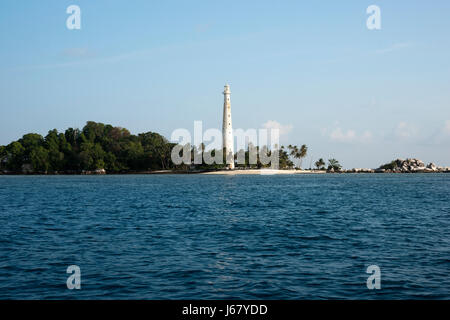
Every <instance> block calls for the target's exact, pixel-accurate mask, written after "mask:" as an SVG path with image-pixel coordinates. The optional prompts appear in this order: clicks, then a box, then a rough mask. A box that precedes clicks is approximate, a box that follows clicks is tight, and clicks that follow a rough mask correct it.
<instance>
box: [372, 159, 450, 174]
mask: <svg viewBox="0 0 450 320" xmlns="http://www.w3.org/2000/svg"><path fill="white" fill-rule="evenodd" d="M375 172H379V173H383V172H394V173H395V172H399V173H414V172H450V168H449V167H439V166H437V165H435V164H434V163H432V162H431V163H429V164H428V165H425V163H424V162H423V161H422V160H419V159H414V158H411V159H406V160H403V159H397V160H394V161H392V162H391V163H388V164H385V165H382V166H381V167H379V168H378V169H376V170H375Z"/></svg>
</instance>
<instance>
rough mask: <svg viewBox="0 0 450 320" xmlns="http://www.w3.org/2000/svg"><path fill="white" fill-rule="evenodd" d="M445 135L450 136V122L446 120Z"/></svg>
mask: <svg viewBox="0 0 450 320" xmlns="http://www.w3.org/2000/svg"><path fill="white" fill-rule="evenodd" d="M444 133H445V134H449V135H450V120H446V121H445V125H444Z"/></svg>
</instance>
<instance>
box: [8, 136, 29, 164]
mask: <svg viewBox="0 0 450 320" xmlns="http://www.w3.org/2000/svg"><path fill="white" fill-rule="evenodd" d="M6 152H7V156H6V157H7V162H6V168H8V169H9V170H12V171H20V170H21V167H22V164H23V157H24V154H25V148H24V147H23V146H22V144H21V143H20V142H18V141H14V142H11V143H10V144H9V145H7V146H6Z"/></svg>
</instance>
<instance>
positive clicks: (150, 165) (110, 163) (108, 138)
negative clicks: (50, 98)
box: [0, 121, 340, 173]
mask: <svg viewBox="0 0 450 320" xmlns="http://www.w3.org/2000/svg"><path fill="white" fill-rule="evenodd" d="M175 145H176V144H175V143H171V142H169V141H168V140H167V139H166V138H164V137H163V136H162V135H160V134H158V133H155V132H146V133H140V134H138V135H133V134H131V133H130V132H129V131H128V130H127V129H125V128H121V127H114V126H112V125H109V124H103V123H97V122H93V121H88V122H87V123H86V125H85V126H84V127H83V129H81V130H80V129H76V128H68V129H67V130H65V131H64V132H58V131H57V130H56V129H53V130H50V131H49V132H48V134H47V135H46V136H45V137H43V136H42V135H40V134H37V133H28V134H25V135H24V136H23V137H22V138H21V139H19V140H17V141H13V142H11V143H10V144H8V145H6V146H0V170H1V171H8V172H12V173H22V172H30V173H82V172H83V171H94V170H97V169H105V170H106V172H108V173H127V172H139V171H153V170H192V169H198V170H217V169H223V168H224V167H225V161H224V162H223V164H216V163H214V164H206V163H204V162H202V163H201V164H200V165H198V164H195V165H194V162H192V163H191V164H189V163H187V164H186V163H185V164H182V165H174V163H173V162H172V160H171V153H172V149H173V147H174V146H175ZM251 147H252V146H250V145H249V146H248V149H247V150H239V151H238V152H237V153H236V154H235V159H237V157H238V156H239V155H240V156H241V158H242V157H243V158H245V162H244V163H237V164H236V167H237V168H241V169H244V168H265V167H270V165H267V164H263V163H262V162H261V161H260V159H259V148H260V147H259V146H256V147H255V148H256V150H257V154H258V156H257V161H256V163H253V164H252V162H251V161H250V151H249V150H250V148H251ZM261 148H263V149H264V150H263V151H264V152H266V153H267V154H268V155H269V156H270V155H271V153H272V152H278V160H279V168H280V169H291V168H294V167H301V164H302V159H303V158H305V157H306V155H307V151H308V148H307V146H306V145H302V146H300V147H297V146H294V145H289V146H288V147H287V148H285V147H284V146H281V147H280V148H278V149H276V150H268V149H267V147H266V146H262V147H261ZM188 150H191V153H192V155H191V158H192V159H194V158H195V154H198V153H203V152H205V146H204V144H201V145H200V146H199V147H196V146H192V147H191V146H189V149H188ZM221 151H222V150H221ZM209 152H211V154H212V155H214V153H215V152H219V151H218V150H212V151H209ZM222 152H223V151H222ZM224 160H225V159H224ZM294 162H297V165H295V163H294ZM315 164H316V166H317V168H318V169H325V167H324V166H325V163H324V162H323V160H322V159H319V161H318V162H316V163H315ZM329 168H334V169H335V170H338V169H340V165H339V163H338V162H337V161H336V160H335V159H330V160H329Z"/></svg>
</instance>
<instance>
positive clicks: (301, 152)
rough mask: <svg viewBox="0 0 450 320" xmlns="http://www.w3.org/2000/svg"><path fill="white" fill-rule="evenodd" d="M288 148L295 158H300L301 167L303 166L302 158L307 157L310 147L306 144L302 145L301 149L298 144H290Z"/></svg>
mask: <svg viewBox="0 0 450 320" xmlns="http://www.w3.org/2000/svg"><path fill="white" fill-rule="evenodd" d="M288 149H289V150H290V151H291V152H290V153H289V155H290V156H292V157H293V158H294V159H299V160H300V166H299V167H300V168H301V166H302V159H303V158H304V157H306V154H307V152H308V147H307V146H306V144H304V145H302V146H301V147H300V149H299V148H298V147H297V146H293V145H288Z"/></svg>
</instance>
